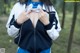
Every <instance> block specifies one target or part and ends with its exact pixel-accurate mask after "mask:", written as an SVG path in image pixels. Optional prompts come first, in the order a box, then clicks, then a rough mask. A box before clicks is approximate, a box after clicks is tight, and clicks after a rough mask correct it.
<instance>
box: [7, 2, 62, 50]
mask: <svg viewBox="0 0 80 53" xmlns="http://www.w3.org/2000/svg"><path fill="white" fill-rule="evenodd" d="M25 7H26V5H25V4H23V5H22V4H20V3H19V2H17V3H16V4H15V5H14V6H13V8H12V10H11V13H10V16H9V19H8V22H7V24H6V28H7V32H8V34H9V36H11V37H15V39H14V42H15V43H16V44H17V45H18V46H19V47H21V48H23V49H26V50H29V51H31V50H39V51H41V50H44V49H47V48H50V47H51V45H52V40H56V39H57V38H58V37H59V32H60V31H61V27H60V22H59V17H58V15H57V12H56V11H55V9H54V7H53V6H49V8H50V11H48V10H47V9H46V8H45V5H43V7H42V9H43V10H44V11H46V12H47V13H48V14H49V20H50V24H48V25H46V26H45V25H44V24H43V23H42V22H41V21H40V20H38V22H37V25H36V28H34V27H33V26H32V22H31V20H30V19H29V20H27V21H26V22H24V23H23V24H22V25H19V24H18V23H17V22H16V19H17V18H18V16H19V15H20V14H21V13H22V12H23V11H24V10H25V9H26V8H25Z"/></svg>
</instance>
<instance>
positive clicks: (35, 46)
mask: <svg viewBox="0 0 80 53" xmlns="http://www.w3.org/2000/svg"><path fill="white" fill-rule="evenodd" d="M34 53H36V38H35V28H34Z"/></svg>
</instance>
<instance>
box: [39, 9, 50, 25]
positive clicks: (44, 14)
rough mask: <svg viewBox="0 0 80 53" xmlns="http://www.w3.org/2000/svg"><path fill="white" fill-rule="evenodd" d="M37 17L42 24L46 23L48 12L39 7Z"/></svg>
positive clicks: (47, 22)
mask: <svg viewBox="0 0 80 53" xmlns="http://www.w3.org/2000/svg"><path fill="white" fill-rule="evenodd" d="M38 15H39V19H40V21H41V22H42V23H43V24H44V25H48V24H49V23H50V22H49V14H48V13H47V12H44V11H43V10H42V9H40V12H39V14H38Z"/></svg>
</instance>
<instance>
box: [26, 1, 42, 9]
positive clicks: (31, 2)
mask: <svg viewBox="0 0 80 53" xmlns="http://www.w3.org/2000/svg"><path fill="white" fill-rule="evenodd" d="M25 3H26V4H27V5H29V4H33V8H37V6H38V5H41V6H42V5H43V3H42V2H33V1H32V0H28V2H25Z"/></svg>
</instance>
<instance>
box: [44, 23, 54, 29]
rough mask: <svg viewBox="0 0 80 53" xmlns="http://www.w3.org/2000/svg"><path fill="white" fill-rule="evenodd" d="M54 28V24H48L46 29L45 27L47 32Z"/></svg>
mask: <svg viewBox="0 0 80 53" xmlns="http://www.w3.org/2000/svg"><path fill="white" fill-rule="evenodd" d="M52 26H53V24H48V25H45V26H44V27H45V29H46V30H49V29H51V28H52Z"/></svg>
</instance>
